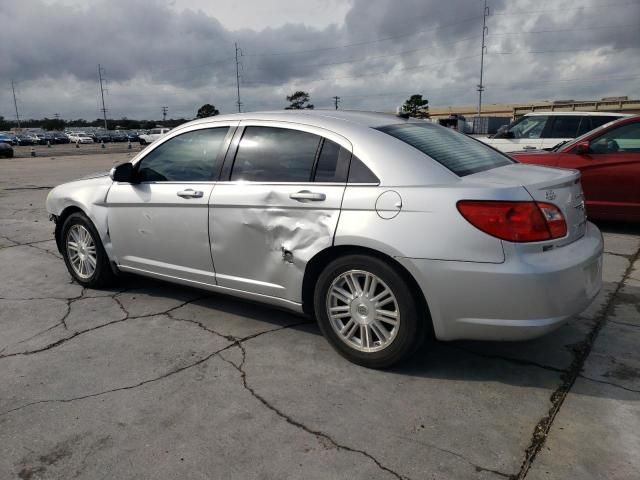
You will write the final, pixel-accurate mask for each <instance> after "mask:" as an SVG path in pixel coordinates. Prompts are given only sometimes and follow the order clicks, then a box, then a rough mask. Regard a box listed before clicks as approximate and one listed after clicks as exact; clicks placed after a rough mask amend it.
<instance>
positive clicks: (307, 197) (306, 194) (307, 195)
mask: <svg viewBox="0 0 640 480" xmlns="http://www.w3.org/2000/svg"><path fill="white" fill-rule="evenodd" d="M289 198H291V199H293V200H298V201H299V202H305V201H308V202H322V201H323V200H326V198H327V196H326V195H325V194H324V193H320V192H310V191H309V190H302V191H300V192H296V193H292V194H291V195H289Z"/></svg>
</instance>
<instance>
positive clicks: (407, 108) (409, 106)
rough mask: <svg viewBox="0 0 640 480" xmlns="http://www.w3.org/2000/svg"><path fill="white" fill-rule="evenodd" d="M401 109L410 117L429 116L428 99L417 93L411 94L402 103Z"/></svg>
mask: <svg viewBox="0 0 640 480" xmlns="http://www.w3.org/2000/svg"><path fill="white" fill-rule="evenodd" d="M402 111H403V112H405V113H408V114H409V115H411V116H412V117H416V118H429V100H427V99H426V98H425V99H423V98H422V95H419V94H415V95H411V96H410V97H409V98H408V99H407V101H406V102H404V105H402Z"/></svg>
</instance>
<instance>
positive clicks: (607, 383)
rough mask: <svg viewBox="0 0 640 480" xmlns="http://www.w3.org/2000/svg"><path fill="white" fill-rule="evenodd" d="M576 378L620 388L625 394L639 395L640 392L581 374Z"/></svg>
mask: <svg viewBox="0 0 640 480" xmlns="http://www.w3.org/2000/svg"><path fill="white" fill-rule="evenodd" d="M578 376H579V377H580V378H583V379H585V380H589V381H590V382H596V383H604V384H605V385H611V386H612V387H616V388H621V389H622V390H626V391H627V392H633V393H640V390H636V389H634V388H628V387H624V386H622V385H620V384H618V383H614V382H607V381H606V380H600V379H597V378H591V377H587V376H586V375H583V374H579V375H578Z"/></svg>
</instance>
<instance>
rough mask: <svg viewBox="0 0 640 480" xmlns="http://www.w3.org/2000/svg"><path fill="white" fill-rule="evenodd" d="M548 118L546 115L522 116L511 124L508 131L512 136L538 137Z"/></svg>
mask: <svg viewBox="0 0 640 480" xmlns="http://www.w3.org/2000/svg"><path fill="white" fill-rule="evenodd" d="M548 118H549V117H547V116H546V115H532V116H530V117H523V118H522V119H521V120H520V121H519V122H516V123H515V124H513V126H512V127H511V128H510V129H509V131H510V132H511V133H512V134H513V138H540V136H541V135H542V131H543V130H544V126H545V125H546V123H547V119H548Z"/></svg>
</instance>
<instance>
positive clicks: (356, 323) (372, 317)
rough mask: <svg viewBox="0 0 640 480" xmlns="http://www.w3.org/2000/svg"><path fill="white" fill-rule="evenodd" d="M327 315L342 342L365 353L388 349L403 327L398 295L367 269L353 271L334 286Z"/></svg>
mask: <svg viewBox="0 0 640 480" xmlns="http://www.w3.org/2000/svg"><path fill="white" fill-rule="evenodd" d="M327 315H328V316H329V321H330V323H331V327H332V328H333V330H334V331H335V332H336V333H337V334H338V337H340V340H342V341H343V342H344V343H346V344H347V345H349V346H350V347H351V348H355V349H356V350H359V351H361V352H377V351H379V350H383V349H385V348H386V347H388V346H389V345H390V344H391V343H392V342H393V340H394V339H395V338H396V335H397V333H398V327H399V325H400V309H399V308H398V302H397V301H396V297H395V295H394V294H393V292H392V291H391V289H390V288H389V287H388V286H387V284H386V283H384V282H383V281H382V280H381V279H380V278H379V277H377V276H376V275H374V274H373V273H370V272H366V271H364V270H349V271H347V272H344V273H343V274H341V275H340V276H338V277H337V278H336V279H335V280H334V281H333V282H332V283H331V286H330V287H329V291H328V293H327Z"/></svg>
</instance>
